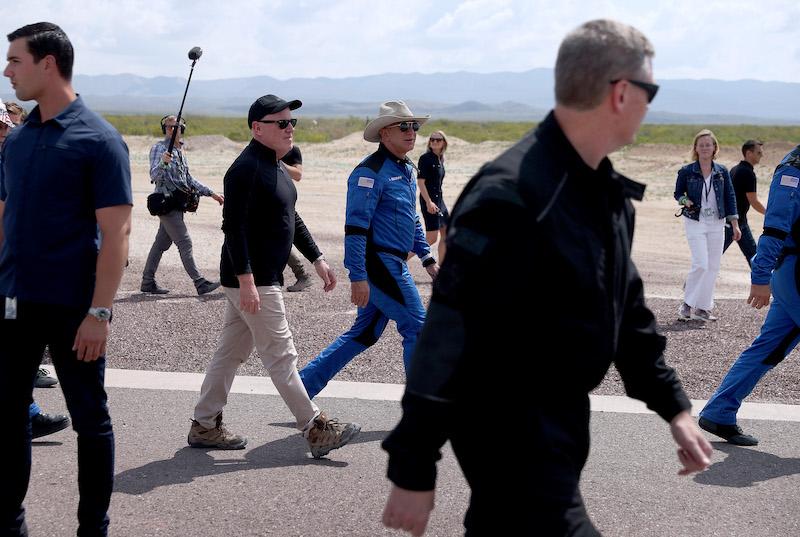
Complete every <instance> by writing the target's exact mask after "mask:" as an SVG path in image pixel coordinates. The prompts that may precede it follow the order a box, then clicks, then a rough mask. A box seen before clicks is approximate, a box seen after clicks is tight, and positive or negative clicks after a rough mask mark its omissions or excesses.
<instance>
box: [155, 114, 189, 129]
mask: <svg viewBox="0 0 800 537" xmlns="http://www.w3.org/2000/svg"><path fill="white" fill-rule="evenodd" d="M169 117H175V116H173V115H172V114H167V115H166V116H164V117H162V118H161V133H162V134H167V123H166V122H167V118H169ZM185 132H186V120H185V119H183V118H181V134H183V133H185Z"/></svg>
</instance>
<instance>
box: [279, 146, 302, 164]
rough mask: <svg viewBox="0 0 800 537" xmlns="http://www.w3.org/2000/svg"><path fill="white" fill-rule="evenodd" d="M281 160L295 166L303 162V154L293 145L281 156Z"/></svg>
mask: <svg viewBox="0 0 800 537" xmlns="http://www.w3.org/2000/svg"><path fill="white" fill-rule="evenodd" d="M281 162H283V163H284V164H288V165H289V166H295V165H297V164H302V163H303V155H302V154H301V153H300V148H299V147H297V146H296V145H293V146H292V148H291V149H290V150H289V152H288V153H286V154H285V155H283V157H281Z"/></svg>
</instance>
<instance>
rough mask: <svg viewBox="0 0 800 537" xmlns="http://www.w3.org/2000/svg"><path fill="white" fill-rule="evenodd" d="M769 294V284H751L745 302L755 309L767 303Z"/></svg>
mask: <svg viewBox="0 0 800 537" xmlns="http://www.w3.org/2000/svg"><path fill="white" fill-rule="evenodd" d="M769 296H770V290H769V284H765V285H756V284H752V285H751V286H750V296H749V297H747V303H748V304H750V305H751V306H753V307H754V308H755V309H757V310H760V309H761V308H763V307H764V306H768V305H769Z"/></svg>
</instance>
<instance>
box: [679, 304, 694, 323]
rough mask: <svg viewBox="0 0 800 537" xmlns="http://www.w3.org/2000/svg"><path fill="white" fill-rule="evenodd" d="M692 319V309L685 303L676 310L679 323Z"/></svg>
mask: <svg viewBox="0 0 800 537" xmlns="http://www.w3.org/2000/svg"><path fill="white" fill-rule="evenodd" d="M691 318H692V308H690V307H689V304H687V303H686V302H682V303H681V305H680V307H679V308H678V320H679V321H688V320H689V319H691Z"/></svg>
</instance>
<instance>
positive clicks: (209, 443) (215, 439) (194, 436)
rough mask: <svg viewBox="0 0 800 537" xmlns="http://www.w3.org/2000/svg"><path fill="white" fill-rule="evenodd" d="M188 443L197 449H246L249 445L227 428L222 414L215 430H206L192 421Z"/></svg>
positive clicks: (245, 440) (245, 439) (218, 418)
mask: <svg viewBox="0 0 800 537" xmlns="http://www.w3.org/2000/svg"><path fill="white" fill-rule="evenodd" d="M187 441H188V442H189V445H190V446H192V447H195V448H216V449H244V447H245V446H246V445H247V438H245V437H243V436H239V435H237V434H233V433H232V432H230V431H229V430H228V429H227V428H226V427H225V425H224V424H223V423H222V412H220V414H219V416H217V425H216V427H214V428H213V429H206V428H205V427H203V426H202V425H200V424H199V423H197V422H196V421H195V420H192V427H191V429H189V437H188V439H187Z"/></svg>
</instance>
